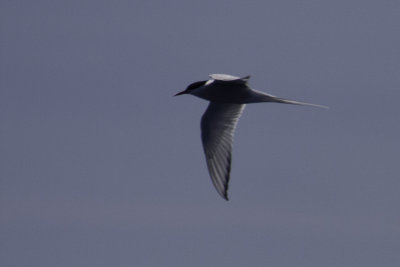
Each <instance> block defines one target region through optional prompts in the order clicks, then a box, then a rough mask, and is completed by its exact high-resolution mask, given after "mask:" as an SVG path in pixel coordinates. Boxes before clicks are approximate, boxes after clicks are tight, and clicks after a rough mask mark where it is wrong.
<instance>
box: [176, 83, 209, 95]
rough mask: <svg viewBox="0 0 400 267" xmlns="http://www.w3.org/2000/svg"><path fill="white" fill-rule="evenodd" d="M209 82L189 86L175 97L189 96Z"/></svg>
mask: <svg viewBox="0 0 400 267" xmlns="http://www.w3.org/2000/svg"><path fill="white" fill-rule="evenodd" d="M206 82H207V81H199V82H194V83H191V84H189V86H188V87H186V89H185V91H182V92H179V93H177V94H176V95H175V96H177V95H184V94H188V93H189V92H190V91H192V90H195V89H197V88H199V87H201V86H203V85H205V84H206Z"/></svg>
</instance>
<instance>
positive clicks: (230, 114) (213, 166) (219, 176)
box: [201, 102, 245, 200]
mask: <svg viewBox="0 0 400 267" xmlns="http://www.w3.org/2000/svg"><path fill="white" fill-rule="evenodd" d="M244 107H245V105H242V104H228V103H216V102H210V104H209V106H208V108H207V110H206V112H205V113H204V115H203V117H202V118H201V139H202V141H203V148H204V153H205V155H206V161H207V167H208V171H209V172H210V176H211V180H212V182H213V184H214V186H215V188H216V189H217V191H218V193H219V194H220V195H221V196H222V197H223V198H225V199H226V200H228V182H229V174H230V171H231V151H232V142H233V134H234V131H235V128H236V125H237V122H238V121H239V118H240V115H241V114H242V112H243V109H244Z"/></svg>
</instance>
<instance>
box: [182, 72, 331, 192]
mask: <svg viewBox="0 0 400 267" xmlns="http://www.w3.org/2000/svg"><path fill="white" fill-rule="evenodd" d="M210 77H211V79H209V80H205V81H199V82H195V83H192V84H190V85H189V86H188V87H187V88H186V90H184V91H182V92H179V93H177V94H176V95H175V96H178V95H183V94H190V95H194V96H197V97H200V98H203V99H205V100H208V101H210V104H209V105H208V108H207V110H206V112H205V113H204V115H203V117H202V118H201V140H202V142H203V148H204V153H205V156H206V161H207V167H208V171H209V173H210V176H211V180H212V182H213V184H214V186H215V188H216V189H217V191H218V193H219V194H220V195H221V196H222V197H223V198H224V199H226V200H228V183H229V174H230V171H231V153H232V152H231V151H232V142H233V134H234V131H235V128H236V125H237V123H238V120H239V118H240V115H241V114H242V112H243V109H244V107H245V106H246V104H251V103H261V102H275V103H283V104H294V105H305V106H313V107H318V108H327V107H325V106H321V105H315V104H310V103H304V102H298V101H293V100H288V99H283V98H280V97H276V96H273V95H270V94H266V93H263V92H260V91H256V90H253V89H251V88H250V87H249V85H248V80H249V78H250V76H246V77H243V78H240V77H235V76H232V75H227V74H211V75H210Z"/></svg>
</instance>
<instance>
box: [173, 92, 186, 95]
mask: <svg viewBox="0 0 400 267" xmlns="http://www.w3.org/2000/svg"><path fill="white" fill-rule="evenodd" d="M184 94H186V91H182V92H179V93H177V94H175V95H174V96H178V95H184Z"/></svg>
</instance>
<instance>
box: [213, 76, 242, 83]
mask: <svg viewBox="0 0 400 267" xmlns="http://www.w3.org/2000/svg"><path fill="white" fill-rule="evenodd" d="M210 77H211V79H213V80H216V81H224V82H232V81H237V82H242V83H247V81H248V80H249V79H250V75H248V76H245V77H242V78H240V77H236V76H233V75H229V74H210Z"/></svg>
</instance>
